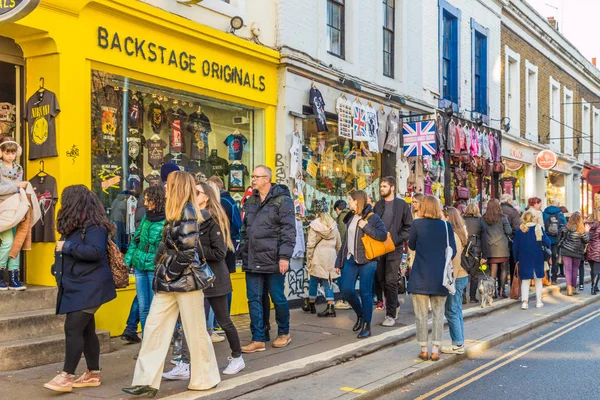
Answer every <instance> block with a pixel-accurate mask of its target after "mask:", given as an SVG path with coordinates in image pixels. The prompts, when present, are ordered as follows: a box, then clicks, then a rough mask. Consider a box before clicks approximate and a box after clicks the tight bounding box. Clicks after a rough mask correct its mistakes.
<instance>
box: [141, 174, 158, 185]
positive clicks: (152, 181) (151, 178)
mask: <svg viewBox="0 0 600 400" xmlns="http://www.w3.org/2000/svg"><path fill="white" fill-rule="evenodd" d="M152 172H154V171H152ZM144 180H145V181H146V182H148V184H149V185H150V186H158V185H160V182H161V179H160V174H158V173H150V174H149V175H146V177H145V178H144Z"/></svg>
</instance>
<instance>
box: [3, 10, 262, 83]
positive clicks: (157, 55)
mask: <svg viewBox="0 0 600 400" xmlns="http://www.w3.org/2000/svg"><path fill="white" fill-rule="evenodd" d="M0 1H3V0H0ZM97 44H98V47H100V48H102V49H105V50H109V51H116V52H119V53H123V54H125V55H127V56H129V57H135V58H141V59H143V60H146V61H148V62H151V63H160V64H162V65H167V66H169V67H172V68H177V69H180V70H181V71H184V72H189V73H190V74H194V75H195V74H201V75H202V76H204V77H206V78H212V79H218V80H220V81H223V82H226V83H230V84H232V85H239V86H242V87H248V88H250V89H253V90H257V91H259V92H264V91H265V89H266V88H267V87H266V82H265V77H264V76H263V75H259V74H256V73H252V72H249V71H245V70H244V69H243V68H241V67H238V66H235V65H234V66H231V65H229V64H220V63H218V62H215V61H211V60H207V59H202V58H198V57H197V56H196V55H195V54H192V53H188V52H186V51H181V50H180V49H173V48H170V47H169V46H167V45H166V43H155V42H153V41H151V40H148V39H144V38H139V37H131V36H126V35H122V34H121V35H119V33H118V32H109V31H108V29H106V28H104V27H102V26H99V27H98V41H97Z"/></svg>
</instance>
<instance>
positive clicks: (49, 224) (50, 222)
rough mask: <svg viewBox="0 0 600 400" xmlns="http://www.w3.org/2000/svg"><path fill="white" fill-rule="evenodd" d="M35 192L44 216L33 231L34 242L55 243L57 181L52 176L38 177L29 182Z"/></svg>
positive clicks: (32, 238)
mask: <svg viewBox="0 0 600 400" xmlns="http://www.w3.org/2000/svg"><path fill="white" fill-rule="evenodd" d="M29 183H31V186H33V188H34V190H35V194H36V196H37V200H38V202H39V204H40V210H41V211H42V216H41V218H40V220H39V221H38V222H37V223H36V224H35V225H34V226H33V229H32V231H31V241H32V242H55V241H56V238H55V235H54V205H55V204H56V201H57V200H58V191H57V190H56V179H54V177H53V176H51V175H41V176H40V175H37V176H35V177H33V179H31V180H30V181H29Z"/></svg>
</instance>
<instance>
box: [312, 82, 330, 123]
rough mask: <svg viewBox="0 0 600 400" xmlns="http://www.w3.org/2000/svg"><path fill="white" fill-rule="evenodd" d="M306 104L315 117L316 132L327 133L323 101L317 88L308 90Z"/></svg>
mask: <svg viewBox="0 0 600 400" xmlns="http://www.w3.org/2000/svg"><path fill="white" fill-rule="evenodd" d="M309 97H310V98H309V100H308V104H310V105H311V106H312V112H313V114H315V115H316V116H317V120H316V121H317V131H318V132H327V119H326V118H325V101H323V96H322V95H321V92H320V91H319V89H317V88H312V89H310V93H309Z"/></svg>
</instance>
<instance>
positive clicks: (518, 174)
mask: <svg viewBox="0 0 600 400" xmlns="http://www.w3.org/2000/svg"><path fill="white" fill-rule="evenodd" d="M515 164H517V163H515ZM525 170H526V167H525V165H524V164H521V166H520V167H519V169H517V170H510V169H508V168H507V169H506V172H505V173H504V174H503V175H502V178H500V180H499V183H500V190H501V191H502V194H510V195H512V196H513V204H514V205H515V207H517V208H518V209H519V210H522V211H524V210H525V208H527V194H526V193H525V182H526V176H525V173H526V171H525Z"/></svg>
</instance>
